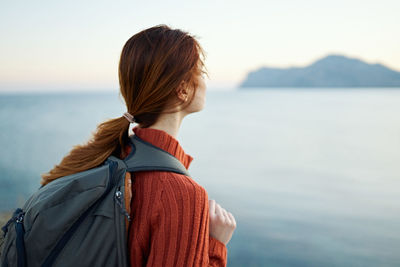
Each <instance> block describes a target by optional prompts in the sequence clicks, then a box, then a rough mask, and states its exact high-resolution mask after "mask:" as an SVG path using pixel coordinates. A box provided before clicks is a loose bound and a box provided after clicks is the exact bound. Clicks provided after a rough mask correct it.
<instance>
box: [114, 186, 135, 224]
mask: <svg viewBox="0 0 400 267" xmlns="http://www.w3.org/2000/svg"><path fill="white" fill-rule="evenodd" d="M119 189H120V188H118V190H117V191H116V192H115V195H114V196H115V200H116V201H117V204H118V206H119V209H120V211H121V213H122V214H124V215H125V216H126V218H127V219H128V221H131V216H130V215H129V213H128V212H127V210H126V209H125V207H124V205H123V204H122V192H121V191H120V190H119Z"/></svg>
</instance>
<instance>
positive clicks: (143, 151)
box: [124, 135, 190, 177]
mask: <svg viewBox="0 0 400 267" xmlns="http://www.w3.org/2000/svg"><path fill="white" fill-rule="evenodd" d="M130 140H131V146H132V150H131V153H130V154H129V155H128V156H127V157H126V158H125V159H124V162H125V164H126V166H127V171H129V172H135V171H150V170H157V171H170V172H175V173H180V174H183V175H186V176H189V177H190V174H189V172H188V170H187V169H186V168H185V166H183V164H182V163H181V162H180V161H179V160H178V159H177V158H175V157H174V156H173V155H171V154H170V153H168V152H167V151H164V150H162V149H160V148H159V147H156V146H154V145H152V144H150V143H149V142H146V141H144V140H143V139H141V138H139V137H138V136H137V135H132V136H131V137H130Z"/></svg>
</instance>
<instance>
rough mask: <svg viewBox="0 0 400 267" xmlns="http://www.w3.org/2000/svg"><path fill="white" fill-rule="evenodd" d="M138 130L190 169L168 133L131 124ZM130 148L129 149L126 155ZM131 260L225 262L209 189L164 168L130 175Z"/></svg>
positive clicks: (194, 263) (139, 262)
mask: <svg viewBox="0 0 400 267" xmlns="http://www.w3.org/2000/svg"><path fill="white" fill-rule="evenodd" d="M133 131H134V133H135V134H136V135H137V136H138V137H139V138H141V139H143V140H144V141H147V142H149V143H151V144H153V145H155V146H157V147H159V148H161V149H163V150H164V151H167V152H168V153H170V154H171V155H173V156H175V157H176V158H177V159H178V160H179V161H180V162H181V163H182V164H183V165H184V166H185V167H186V169H188V167H189V165H190V163H191V162H192V160H193V158H192V157H191V156H190V155H188V154H186V153H185V152H184V150H183V149H182V147H181V146H180V144H179V142H178V141H177V140H176V139H175V138H174V137H173V136H171V135H169V134H168V133H167V132H165V131H162V130H157V129H151V128H138V127H137V126H136V127H135V128H133ZM129 152H130V146H127V147H126V149H125V154H123V155H121V157H122V158H123V157H125V156H126V155H128V154H129ZM130 214H131V216H132V221H131V223H130V225H129V231H128V235H129V254H130V264H131V266H132V267H136V266H157V267H158V266H163V267H164V266H166V267H169V266H185V267H186V266H226V263H227V248H226V246H225V244H224V243H222V242H220V241H219V240H217V239H215V238H213V237H211V236H210V235H209V207H208V195H207V191H206V190H205V189H204V188H203V187H202V186H200V185H199V184H198V183H196V182H195V181H194V180H193V179H192V178H190V177H187V176H185V175H182V174H177V173H172V172H165V171H143V172H137V173H135V175H134V176H133V175H132V199H131V206H130Z"/></svg>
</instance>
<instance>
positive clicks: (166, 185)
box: [136, 171, 208, 198]
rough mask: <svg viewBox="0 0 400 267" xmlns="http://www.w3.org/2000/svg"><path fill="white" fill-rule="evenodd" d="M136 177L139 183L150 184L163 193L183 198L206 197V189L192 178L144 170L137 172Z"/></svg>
mask: <svg viewBox="0 0 400 267" xmlns="http://www.w3.org/2000/svg"><path fill="white" fill-rule="evenodd" d="M136 178H137V180H138V181H139V182H140V183H145V184H146V183H148V184H151V185H152V187H153V188H154V187H156V188H157V191H161V192H162V194H163V195H168V196H170V197H172V196H173V195H174V196H175V197H179V198H185V197H188V196H189V197H191V198H192V197H193V196H196V198H208V195H207V191H206V190H205V188H204V187H203V186H201V185H200V184H199V183H197V182H196V181H195V180H194V179H193V178H191V177H189V176H186V175H183V174H179V173H175V172H168V171H145V172H138V173H137V174H136Z"/></svg>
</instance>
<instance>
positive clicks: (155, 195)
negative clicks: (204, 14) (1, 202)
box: [42, 25, 236, 266]
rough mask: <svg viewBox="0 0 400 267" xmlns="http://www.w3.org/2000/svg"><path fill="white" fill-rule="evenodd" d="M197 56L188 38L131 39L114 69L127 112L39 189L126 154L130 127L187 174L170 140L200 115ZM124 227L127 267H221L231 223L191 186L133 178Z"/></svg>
mask: <svg viewBox="0 0 400 267" xmlns="http://www.w3.org/2000/svg"><path fill="white" fill-rule="evenodd" d="M200 55H202V56H203V57H204V52H203V50H202V48H201V46H200V45H199V43H198V42H197V40H196V39H195V38H194V37H192V36H190V35H189V34H188V33H187V32H183V31H181V30H178V29H171V28H169V27H168V26H166V25H158V26H155V27H152V28H149V29H146V30H143V31H141V32H139V33H137V34H135V35H134V36H132V37H131V38H130V39H129V40H128V41H127V42H126V44H125V46H124V47H123V50H122V53H121V58H120V63H119V82H120V93H121V94H122V96H123V97H124V99H125V103H126V107H127V110H128V112H127V113H125V114H124V115H123V116H121V117H120V118H116V119H111V120H108V121H106V122H103V123H101V124H100V125H99V126H98V128H97V131H96V132H95V133H94V136H93V137H92V139H91V140H90V141H89V142H88V143H87V144H85V145H79V146H75V147H74V149H73V150H72V151H71V152H70V153H69V154H68V155H67V156H66V157H65V158H64V159H63V160H62V161H61V163H60V164H59V165H56V166H55V167H54V169H52V170H51V171H50V172H49V173H47V174H43V175H42V178H43V179H42V184H46V183H48V182H50V181H52V180H54V179H56V178H59V177H62V176H66V175H69V174H72V173H76V172H80V171H84V170H87V169H90V168H93V167H96V166H99V165H100V164H102V163H103V162H104V161H105V160H106V159H107V158H108V157H109V156H110V155H115V156H117V157H120V158H124V157H126V156H127V155H128V154H129V152H130V151H129V148H130V146H129V145H128V142H129V135H128V130H129V126H130V123H133V122H136V123H138V125H137V126H136V127H134V128H133V131H134V134H136V135H137V136H138V137H139V138H141V139H143V140H145V141H147V142H149V143H151V144H153V145H155V146H157V147H159V148H161V149H163V150H165V151H167V152H169V153H170V154H172V155H173V156H175V157H176V158H177V159H178V160H179V161H180V162H181V163H182V164H183V165H184V166H185V167H186V168H188V167H189V165H190V163H191V162H192V160H193V158H192V157H191V156H190V155H188V154H186V153H185V152H184V150H183V148H182V147H181V146H180V144H179V142H178V140H177V139H176V138H177V135H178V131H179V128H180V125H181V123H182V120H183V118H184V117H185V116H186V115H188V114H190V113H193V112H198V111H200V110H202V109H203V107H204V102H205V91H206V86H205V82H204V77H203V74H206V72H205V71H204V70H203V68H204V62H203V60H202V59H201V58H200ZM131 188H132V192H131V193H132V201H131V205H130V214H131V217H133V218H134V219H133V220H132V222H131V223H130V225H129V232H128V234H129V253H130V263H131V266H226V263H227V248H226V245H227V244H228V242H229V241H230V239H231V237H232V234H233V231H234V229H235V228H236V222H235V218H234V217H233V215H232V214H231V213H230V212H227V211H226V210H225V209H223V208H222V207H221V206H220V205H219V204H218V203H216V202H215V201H214V200H208V195H207V192H206V190H205V189H204V188H203V187H202V186H200V185H199V184H197V183H196V181H194V180H193V179H192V178H190V177H187V176H185V175H182V174H177V173H172V172H162V171H143V172H138V173H135V176H134V180H133V181H132V187H131Z"/></svg>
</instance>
